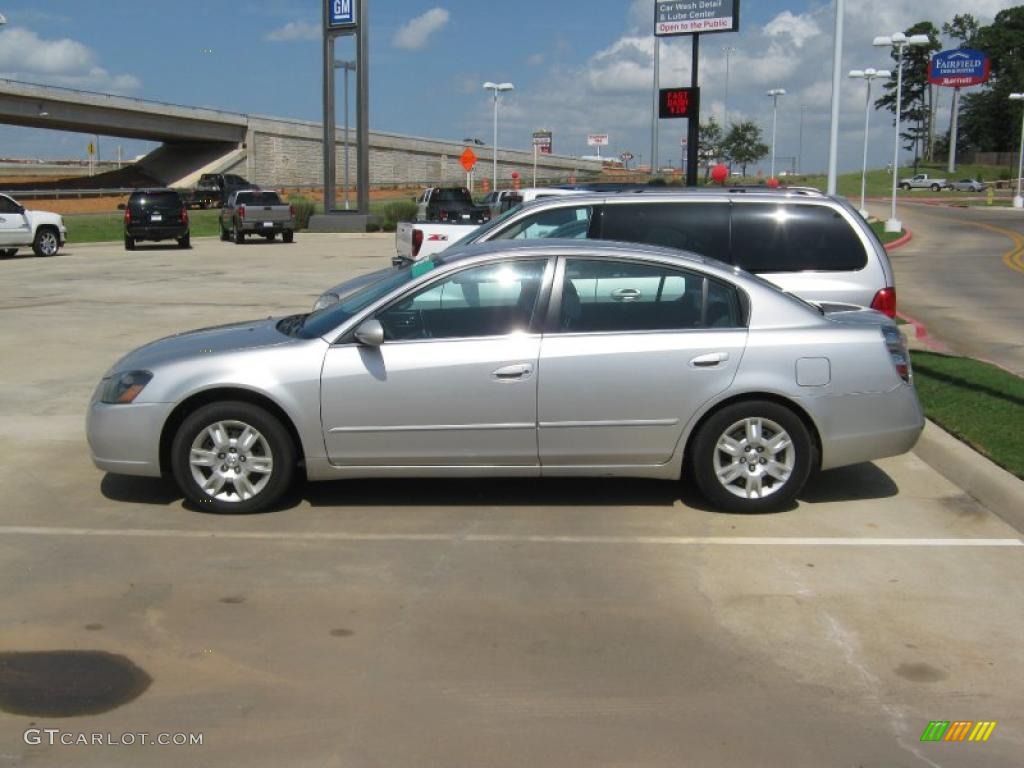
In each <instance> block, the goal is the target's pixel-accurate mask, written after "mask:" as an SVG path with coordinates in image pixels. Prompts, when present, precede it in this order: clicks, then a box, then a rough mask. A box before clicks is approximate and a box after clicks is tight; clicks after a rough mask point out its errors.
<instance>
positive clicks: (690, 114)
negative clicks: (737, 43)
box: [651, 0, 740, 187]
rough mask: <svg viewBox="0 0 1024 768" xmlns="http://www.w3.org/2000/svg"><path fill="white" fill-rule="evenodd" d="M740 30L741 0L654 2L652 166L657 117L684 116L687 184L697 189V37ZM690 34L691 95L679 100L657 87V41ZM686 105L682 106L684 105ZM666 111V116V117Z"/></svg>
mask: <svg viewBox="0 0 1024 768" xmlns="http://www.w3.org/2000/svg"><path fill="white" fill-rule="evenodd" d="M739 28H740V0H702V1H701V2H700V3H696V2H693V0H655V2H654V50H655V63H654V72H655V76H654V83H655V90H656V91H659V92H660V94H659V110H658V112H657V113H656V114H655V115H654V118H653V121H652V122H653V125H652V128H651V136H652V141H651V144H652V150H653V151H652V167H654V166H655V165H656V161H657V154H656V152H657V137H658V120H659V118H660V117H686V118H687V119H688V120H689V125H688V126H687V131H686V134H687V145H686V184H687V186H691V187H695V186H697V171H698V168H697V164H698V158H699V156H700V36H701V35H702V34H710V33H714V32H738V31H739ZM680 35H689V36H690V37H692V38H693V39H692V41H691V42H692V48H691V55H692V61H691V65H690V88H689V89H688V90H689V91H690V95H689V96H688V97H687V99H685V100H684V99H681V98H679V97H678V96H675V95H673V93H674V92H677V91H679V89H678V88H675V89H673V88H667V89H661V88H659V83H658V55H657V52H658V41H659V40H660V39H661V38H662V37H675V36H680ZM684 104H685V105H686V106H685V107H684V106H683V105H684ZM666 111H667V112H668V113H669V114H666Z"/></svg>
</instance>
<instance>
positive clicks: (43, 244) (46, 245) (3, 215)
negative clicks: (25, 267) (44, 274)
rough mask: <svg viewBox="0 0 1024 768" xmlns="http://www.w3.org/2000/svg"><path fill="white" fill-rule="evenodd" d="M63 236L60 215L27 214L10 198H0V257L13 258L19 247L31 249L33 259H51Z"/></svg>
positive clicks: (64, 231)
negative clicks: (41, 257) (38, 257)
mask: <svg viewBox="0 0 1024 768" xmlns="http://www.w3.org/2000/svg"><path fill="white" fill-rule="evenodd" d="M67 235H68V231H67V228H66V227H65V226H64V219H63V217H61V216H60V214H57V213H49V212H48V211H29V210H26V208H25V206H23V205H21V204H20V203H18V201H17V200H15V199H14V198H11V197H8V196H7V195H0V255H2V256H7V257H9V256H13V255H14V254H15V253H17V252H18V249H19V248H27V247H29V246H31V247H32V250H33V251H34V252H35V254H36V256H53V255H55V254H56V253H57V251H58V250H60V249H61V247H62V246H63V245H64V242H65V241H66V240H67Z"/></svg>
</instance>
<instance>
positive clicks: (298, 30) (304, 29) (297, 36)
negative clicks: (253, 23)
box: [266, 21, 321, 43]
mask: <svg viewBox="0 0 1024 768" xmlns="http://www.w3.org/2000/svg"><path fill="white" fill-rule="evenodd" d="M320 35H321V30H320V25H319V24H314V23H313V22H310V21H289V22H288V23H287V24H285V25H284V26H283V27H278V28H277V29H275V30H273V31H271V32H268V33H267V35H266V39H267V40H270V41H271V42H273V43H292V42H295V41H297V40H319V39H320Z"/></svg>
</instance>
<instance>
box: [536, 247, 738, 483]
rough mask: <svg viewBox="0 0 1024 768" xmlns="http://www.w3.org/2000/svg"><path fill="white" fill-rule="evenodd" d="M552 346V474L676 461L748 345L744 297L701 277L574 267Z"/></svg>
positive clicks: (544, 414) (647, 269)
mask: <svg viewBox="0 0 1024 768" xmlns="http://www.w3.org/2000/svg"><path fill="white" fill-rule="evenodd" d="M555 282H556V290H557V287H558V286H561V295H560V297H559V298H558V299H557V300H556V301H557V305H558V308H557V314H555V315H554V317H555V323H556V327H555V328H548V332H547V333H545V335H544V339H543V341H542V343H541V352H540V374H541V375H540V390H539V394H538V427H539V431H538V444H539V450H540V460H541V465H542V467H558V466H573V465H630V464H633V465H642V464H646V465H653V464H661V463H664V462H666V461H668V460H669V459H670V458H671V456H672V453H673V451H674V449H675V446H676V444H677V442H678V440H679V437H680V435H681V433H682V430H683V427H684V426H685V425H686V423H687V421H689V419H690V418H691V416H692V415H693V414H694V413H695V412H696V411H698V410H699V409H700V407H701V406H702V405H703V404H704V403H706V402H707V401H708V400H709V399H711V398H712V397H714V396H715V395H716V394H718V393H719V392H721V391H723V390H725V389H726V388H727V387H728V386H729V385H730V384H731V383H732V380H733V377H734V376H735V374H736V370H737V367H738V365H739V362H740V357H741V356H742V354H743V350H744V347H745V345H746V337H747V332H746V328H745V327H743V318H742V311H741V308H740V303H739V298H738V295H737V294H736V290H735V288H733V287H732V286H730V285H726V284H724V283H721V282H719V281H716V280H711V279H706V278H705V277H704V276H703V275H701V274H699V273H698V272H696V271H692V272H691V271H688V270H682V269H676V268H674V267H666V266H661V265H657V264H644V263H641V262H626V261H610V260H597V259H595V260H585V259H568V260H565V261H564V262H563V264H562V265H561V266H560V267H559V271H558V273H556V277H555Z"/></svg>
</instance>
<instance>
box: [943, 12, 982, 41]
mask: <svg viewBox="0 0 1024 768" xmlns="http://www.w3.org/2000/svg"><path fill="white" fill-rule="evenodd" d="M979 29H980V27H979V26H978V20H977V19H976V18H974V16H973V15H972V14H970V13H963V14H959V13H958V14H957V15H956V16H954V17H953V20H952V21H947V22H946V23H945V24H943V25H942V34H944V35H945V36H946V37H951V38H953V39H954V40H957V41H959V42H960V47H961V48H970V47H972V46H973V45H974V39H975V38H976V37H977V36H978V30H979Z"/></svg>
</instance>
